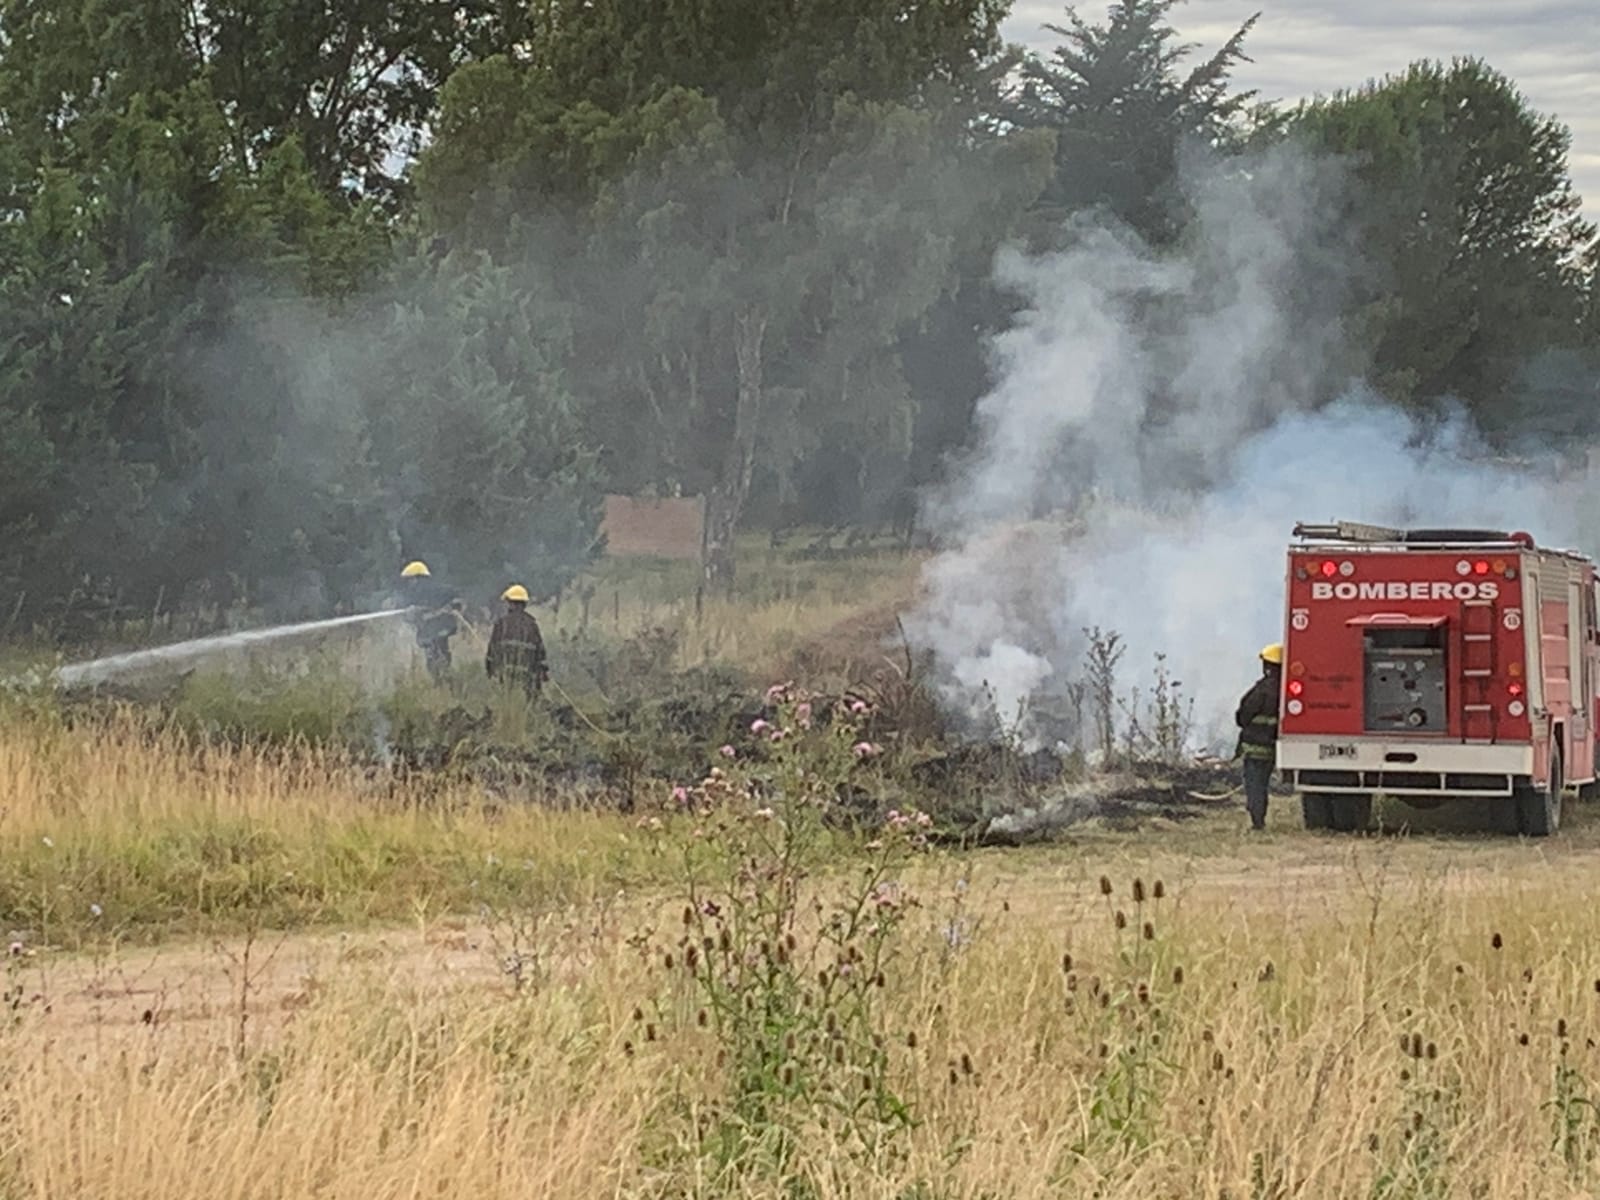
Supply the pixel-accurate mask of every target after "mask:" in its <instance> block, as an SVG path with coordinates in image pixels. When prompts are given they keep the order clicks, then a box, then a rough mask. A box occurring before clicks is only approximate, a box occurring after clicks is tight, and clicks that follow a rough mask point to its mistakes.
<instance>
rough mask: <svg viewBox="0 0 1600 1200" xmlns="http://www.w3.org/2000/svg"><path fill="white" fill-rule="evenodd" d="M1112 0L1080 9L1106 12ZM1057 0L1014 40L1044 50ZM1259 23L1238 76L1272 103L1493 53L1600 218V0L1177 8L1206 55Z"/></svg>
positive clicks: (1035, 8) (1356, 1) (1404, 0)
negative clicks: (1556, 129) (1553, 131)
mask: <svg viewBox="0 0 1600 1200" xmlns="http://www.w3.org/2000/svg"><path fill="white" fill-rule="evenodd" d="M1107 7H1108V5H1107V3H1106V0H1087V2H1086V3H1081V4H1079V6H1078V10H1079V12H1080V13H1082V14H1083V15H1084V16H1085V17H1086V18H1088V19H1090V20H1096V21H1098V20H1100V19H1102V18H1103V17H1104V14H1105V12H1106V9H1107ZM1065 8H1066V5H1065V4H1064V3H1058V2H1056V0H1017V2H1016V6H1015V8H1013V10H1012V16H1011V19H1010V21H1009V22H1008V23H1007V25H1006V28H1005V35H1006V39H1007V40H1008V41H1012V42H1021V43H1023V44H1024V45H1026V46H1028V47H1030V48H1032V49H1035V50H1041V51H1048V50H1050V49H1052V48H1053V47H1054V46H1055V45H1056V44H1057V43H1058V42H1059V41H1060V38H1059V37H1057V35H1055V34H1053V33H1050V32H1049V31H1048V30H1046V29H1044V28H1042V26H1043V25H1044V24H1045V22H1047V21H1048V22H1053V23H1055V24H1058V25H1061V24H1065V23H1066V22H1065V21H1064V19H1063V17H1064V13H1065ZM1254 12H1260V13H1261V20H1260V22H1259V23H1258V24H1257V25H1256V27H1255V30H1254V31H1253V32H1252V33H1251V35H1250V38H1249V40H1248V41H1247V42H1246V43H1245V52H1246V53H1247V54H1249V56H1250V57H1251V58H1252V59H1254V60H1255V61H1254V62H1253V63H1243V64H1241V65H1240V68H1239V70H1238V72H1237V73H1236V75H1235V78H1236V80H1237V81H1238V83H1239V84H1240V85H1241V86H1243V87H1249V88H1256V89H1258V90H1259V91H1260V93H1261V97H1262V98H1263V99H1268V100H1295V99H1299V98H1301V97H1303V96H1308V95H1314V94H1317V93H1324V92H1332V91H1335V90H1338V89H1340V88H1349V87H1355V86H1359V85H1360V84H1362V83H1365V82H1366V81H1368V80H1369V79H1375V78H1379V77H1381V76H1384V75H1387V74H1391V73H1395V72H1399V71H1402V70H1404V69H1405V67H1406V65H1407V64H1408V63H1410V62H1411V61H1412V60H1413V59H1417V58H1438V59H1443V60H1445V61H1449V59H1451V58H1453V57H1455V56H1457V55H1471V56H1476V57H1479V58H1483V59H1484V60H1486V61H1487V62H1488V63H1489V65H1490V66H1492V67H1495V68H1496V69H1497V70H1499V71H1502V72H1504V73H1505V74H1506V75H1508V76H1510V77H1511V79H1512V80H1513V81H1514V82H1515V83H1516V84H1517V86H1518V87H1520V88H1521V89H1522V91H1523V94H1524V95H1526V96H1527V97H1528V99H1529V101H1530V102H1531V103H1532V104H1533V105H1534V107H1535V108H1537V109H1538V110H1539V111H1541V112H1544V113H1549V114H1552V115H1554V116H1556V117H1559V118H1560V119H1561V120H1562V121H1564V122H1565V123H1566V124H1567V125H1568V126H1569V127H1570V128H1571V130H1572V135H1573V145H1572V159H1571V163H1572V174H1573V179H1574V180H1575V182H1576V184H1577V187H1578V189H1579V191H1581V192H1582V193H1583V198H1584V205H1585V207H1586V208H1587V210H1588V212H1589V215H1590V217H1591V218H1600V0H1188V2H1187V3H1184V4H1180V5H1179V7H1178V8H1177V9H1175V10H1174V11H1173V18H1174V24H1175V25H1176V26H1177V27H1178V30H1179V32H1180V33H1181V34H1182V36H1183V38H1184V40H1185V41H1189V42H1198V43H1199V44H1200V47H1201V49H1200V50H1198V51H1196V54H1195V57H1197V58H1198V57H1199V55H1200V54H1201V53H1208V52H1210V51H1212V50H1214V49H1215V48H1216V47H1218V46H1220V45H1221V44H1222V43H1223V42H1224V41H1226V40H1227V38H1228V37H1229V36H1230V35H1231V34H1232V33H1233V31H1234V30H1236V29H1237V28H1238V27H1239V26H1240V25H1241V24H1242V23H1243V22H1244V21H1245V20H1246V19H1247V18H1249V16H1250V14H1252V13H1254Z"/></svg>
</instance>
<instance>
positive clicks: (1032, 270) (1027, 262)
mask: <svg viewBox="0 0 1600 1200" xmlns="http://www.w3.org/2000/svg"><path fill="white" fill-rule="evenodd" d="M1338 191H1339V180H1338V177H1337V171H1336V170H1335V169H1332V168H1331V167H1330V166H1329V165H1327V164H1317V163H1313V162H1310V161H1307V160H1306V159H1304V158H1303V157H1300V156H1298V155H1296V154H1295V153H1293V152H1290V151H1280V152H1275V153H1274V154H1273V155H1271V156H1269V157H1265V158H1261V159H1258V160H1255V161H1253V162H1251V163H1249V164H1248V165H1247V166H1246V167H1237V166H1236V167H1233V168H1231V169H1228V170H1226V171H1222V170H1219V169H1217V168H1215V167H1212V168H1207V169H1203V170H1201V171H1199V172H1197V173H1192V174H1191V184H1190V187H1189V195H1190V198H1191V201H1192V204H1193V207H1194V212H1195V220H1194V222H1193V226H1192V230H1191V233H1190V235H1189V236H1188V238H1187V239H1186V241H1185V243H1184V244H1183V245H1181V246H1180V247H1177V248H1175V249H1174V250H1172V251H1170V252H1167V253H1164V254H1159V253H1156V252H1154V251H1152V250H1151V249H1150V248H1148V247H1146V246H1144V245H1142V244H1140V242H1139V241H1138V240H1137V239H1135V238H1134V237H1132V236H1131V235H1129V234H1126V233H1123V232H1117V231H1110V230H1107V229H1105V228H1103V227H1095V226H1086V227H1084V228H1082V229H1081V230H1078V231H1076V237H1075V241H1074V244H1073V246H1072V247H1071V248H1070V249H1069V250H1067V251H1065V252H1063V253H1060V254H1056V255H1052V256H1049V257H1044V258H1025V257H1022V256H1020V255H1016V254H1011V255H1009V256H1007V257H1005V258H1003V259H1002V261H1001V262H1000V264H999V273H1000V278H1001V280H1002V282H1003V283H1004V284H1005V285H1006V286H1008V287H1009V288H1010V289H1012V290H1014V291H1015V292H1017V293H1019V294H1020V295H1021V296H1022V297H1023V299H1024V300H1025V302H1026V311H1025V312H1024V313H1023V314H1022V315H1021V316H1020V317H1019V318H1018V320H1017V321H1016V323H1015V324H1014V326H1013V328H1012V329H1010V330H1009V331H1008V332H1006V333H1005V334H1003V335H1002V336H1001V337H999V338H998V339H997V340H996V343H995V345H994V347H993V352H994V365H995V374H996V377H997V379H998V383H997V386H996V387H995V389H994V390H993V392H992V393H991V394H990V395H989V396H987V397H985V398H984V399H983V400H982V401H981V402H980V405H979V431H980V437H979V442H978V445H977V448H976V450H975V451H974V453H973V454H972V455H971V457H970V458H969V459H968V461H966V462H965V463H963V464H961V466H960V468H959V469H958V470H957V471H955V472H954V473H953V476H952V481H951V482H950V483H949V484H948V485H947V486H946V487H945V488H944V489H943V490H942V491H941V492H940V493H938V494H936V495H933V496H930V497H929V498H928V500H927V503H926V505H925V509H926V516H927V519H928V524H929V526H930V527H931V528H932V529H933V530H934V531H935V532H936V534H937V535H938V536H939V537H940V539H941V544H942V545H943V547H944V549H943V550H942V552H941V553H940V554H939V556H938V557H936V558H935V560H934V561H933V562H932V563H931V564H930V566H929V567H928V570H927V573H926V577H925V580H924V583H925V600H924V602H923V604H922V606H921V607H920V609H919V611H918V612H917V613H915V614H914V615H913V618H912V620H911V621H910V622H908V629H909V631H910V633H911V636H912V637H913V639H914V640H915V641H916V642H918V643H919V644H921V645H922V646H925V647H926V648H928V649H929V650H930V651H931V652H932V653H933V656H934V659H935V661H936V663H937V664H938V667H939V671H940V678H941V680H942V686H943V689H944V692H945V698H946V700H947V701H948V702H949V703H950V704H951V705H952V706H953V707H954V708H955V709H957V710H958V711H961V712H964V713H966V714H967V715H969V716H971V717H972V718H974V719H975V720H980V721H981V720H983V719H985V718H986V716H988V715H990V714H993V715H997V716H998V717H999V718H1000V719H1001V720H1003V721H1010V720H1012V719H1014V718H1016V717H1017V716H1018V715H1019V714H1022V715H1023V730H1024V732H1025V733H1029V734H1031V735H1032V736H1033V737H1034V739H1035V740H1038V739H1040V738H1041V737H1042V736H1045V734H1044V730H1045V727H1046V725H1047V724H1048V722H1047V721H1045V720H1044V719H1043V716H1044V714H1054V715H1056V716H1060V715H1061V714H1062V713H1063V712H1064V711H1065V709H1064V708H1063V697H1064V696H1065V695H1066V694H1067V690H1068V687H1069V685H1070V684H1071V683H1072V682H1073V681H1074V680H1078V679H1081V677H1082V674H1083V659H1084V653H1085V649H1086V645H1085V637H1084V632H1083V631H1084V630H1085V629H1086V628H1091V627H1098V628H1100V629H1102V630H1104V631H1115V632H1116V633H1118V634H1119V635H1120V636H1121V637H1122V639H1123V642H1124V645H1125V647H1126V652H1125V656H1124V657H1123V659H1122V662H1121V665H1120V668H1119V672H1120V675H1119V684H1120V686H1121V688H1122V689H1123V690H1124V694H1126V691H1127V690H1128V689H1131V688H1133V687H1135V686H1143V687H1145V688H1146V689H1148V687H1149V684H1150V680H1151V672H1152V669H1153V667H1154V662H1155V656H1156V655H1157V654H1163V655H1165V656H1166V665H1167V667H1168V668H1169V670H1170V671H1171V674H1172V675H1173V677H1175V678H1176V679H1178V680H1179V681H1181V683H1182V685H1183V692H1184V693H1185V694H1186V695H1187V696H1188V697H1189V698H1190V699H1191V700H1192V701H1193V703H1194V718H1195V729H1194V737H1195V740H1196V742H1197V743H1198V744H1200V745H1205V746H1209V747H1211V748H1213V749H1227V748H1229V747H1231V745H1232V741H1233V736H1234V732H1235V731H1234V729H1233V725H1232V710H1233V706H1234V704H1235V702H1236V701H1237V698H1238V696H1239V694H1240V693H1241V692H1242V691H1243V690H1244V689H1245V688H1246V687H1248V686H1249V684H1250V683H1251V682H1252V681H1253V679H1254V677H1255V675H1256V673H1257V669H1258V668H1257V664H1256V652H1257V651H1258V650H1259V649H1260V647H1261V646H1262V645H1263V644H1264V643H1266V642H1268V641H1273V640H1277V639H1278V638H1279V637H1280V636H1281V634H1282V628H1283V575H1284V555H1285V550H1286V547H1287V545H1288V543H1289V541H1290V535H1291V532H1292V529H1293V526H1294V523H1295V522H1296V521H1297V520H1309V521H1328V520H1333V519H1346V520H1356V521H1366V522H1371V523H1376V524H1395V525H1401V526H1405V525H1429V526H1443V525H1450V526H1467V525H1470V526H1479V527H1490V528H1507V529H1513V528H1515V529H1527V530H1529V531H1530V532H1532V533H1534V535H1535V536H1536V537H1538V538H1539V539H1540V540H1541V541H1542V542H1546V543H1550V544H1558V545H1560V544H1566V545H1573V546H1575V547H1577V548H1582V543H1583V541H1584V537H1583V534H1584V530H1583V528H1582V527H1581V523H1580V521H1579V520H1578V514H1579V512H1581V511H1582V506H1581V505H1579V504H1578V503H1576V502H1575V501H1574V500H1573V499H1571V496H1572V494H1573V492H1574V490H1576V491H1577V492H1579V493H1580V494H1584V495H1588V496H1593V495H1594V492H1595V489H1594V488H1593V487H1591V486H1589V481H1588V480H1586V479H1585V480H1579V481H1577V485H1576V487H1574V485H1572V484H1570V483H1569V484H1566V485H1564V486H1563V487H1562V488H1560V489H1558V488H1556V487H1555V486H1553V484H1552V482H1551V480H1550V476H1549V474H1548V472H1546V473H1543V474H1540V473H1530V472H1527V471H1523V470H1519V469H1517V468H1515V467H1513V466H1511V465H1507V464H1504V463H1497V462H1495V461H1493V460H1492V459H1491V458H1490V457H1489V456H1488V455H1487V453H1486V452H1485V451H1484V450H1483V448H1482V447H1481V445H1480V444H1479V442H1478V440H1477V439H1476V437H1475V435H1474V433H1473V431H1472V430H1471V428H1470V426H1469V424H1468V423H1467V422H1466V421H1464V420H1462V419H1452V420H1449V421H1445V422H1443V423H1435V424H1434V425H1432V426H1430V427H1427V428H1424V427H1422V426H1420V425H1419V424H1418V423H1417V422H1416V421H1415V420H1413V419H1412V418H1410V417H1409V416H1407V415H1406V414H1405V413H1403V412H1402V411H1400V410H1399V409H1397V408H1394V407H1392V406H1390V405H1388V404H1387V403H1386V402H1385V401H1384V400H1383V398H1382V397H1379V396H1377V395H1374V394H1373V393H1371V392H1370V391H1369V390H1367V389H1366V388H1365V387H1364V386H1363V385H1362V384H1361V383H1360V381H1359V380H1358V379H1356V378H1353V377H1352V376H1351V375H1350V373H1349V363H1350V362H1351V361H1352V360H1351V359H1350V358H1349V356H1348V349H1347V347H1345V346H1344V345H1343V344H1342V338H1341V335H1340V332H1339V331H1340V322H1339V317H1338V314H1339V311H1340V308H1339V301H1340V300H1341V299H1342V297H1343V295H1344V291H1343V289H1344V287H1345V285H1346V284H1348V283H1349V282H1351V281H1352V280H1353V278H1354V277H1355V276H1354V272H1356V271H1358V270H1361V269H1363V268H1362V265H1361V264H1360V263H1359V259H1358V257H1357V256H1356V255H1354V254H1353V253H1352V249H1353V248H1352V247H1351V246H1350V245H1349V244H1347V243H1346V242H1344V241H1343V240H1342V238H1341V234H1340V230H1339V228H1338V225H1337V222H1336V221H1335V220H1334V219H1333V218H1332V216H1331V214H1332V213H1333V212H1334V211H1335V209H1336V203H1335V201H1336V199H1337V196H1338ZM1330 401H1331V403H1330ZM1030 712H1031V713H1032V716H1031V717H1030V716H1028V715H1027V714H1029V713H1030ZM1079 715H1081V713H1080V714H1079Z"/></svg>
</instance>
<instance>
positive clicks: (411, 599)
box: [398, 576, 461, 644]
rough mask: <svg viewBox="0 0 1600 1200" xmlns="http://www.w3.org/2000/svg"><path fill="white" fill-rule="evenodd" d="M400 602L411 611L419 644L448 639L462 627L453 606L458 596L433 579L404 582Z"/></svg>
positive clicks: (401, 587)
mask: <svg viewBox="0 0 1600 1200" xmlns="http://www.w3.org/2000/svg"><path fill="white" fill-rule="evenodd" d="M398 599H399V601H400V603H401V604H403V605H405V606H406V607H407V608H409V609H411V610H412V611H411V613H410V614H409V620H410V622H411V627H412V628H413V629H415V630H416V634H417V641H418V642H420V643H424V644H426V643H428V642H434V641H443V640H446V639H448V638H450V637H451V636H452V635H453V634H455V633H456V632H458V631H459V629H460V627H461V621H460V618H459V617H458V616H457V615H456V613H455V610H454V608H453V607H452V606H453V605H454V604H455V602H456V595H455V593H454V592H453V591H452V590H451V589H450V588H449V587H448V586H447V585H446V584H444V583H441V582H440V581H439V580H437V579H434V578H432V577H431V576H421V577H419V578H416V579H404V580H401V583H400V592H399V596H398Z"/></svg>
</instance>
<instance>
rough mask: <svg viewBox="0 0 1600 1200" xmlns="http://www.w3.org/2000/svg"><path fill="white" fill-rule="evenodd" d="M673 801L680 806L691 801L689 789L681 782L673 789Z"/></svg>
mask: <svg viewBox="0 0 1600 1200" xmlns="http://www.w3.org/2000/svg"><path fill="white" fill-rule="evenodd" d="M672 802H673V803H674V804H676V805H678V806H679V807H680V808H681V807H683V806H684V805H686V804H688V803H689V789H688V788H686V787H684V786H683V785H682V784H681V783H680V784H679V785H678V786H677V787H675V788H673V789H672Z"/></svg>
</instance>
